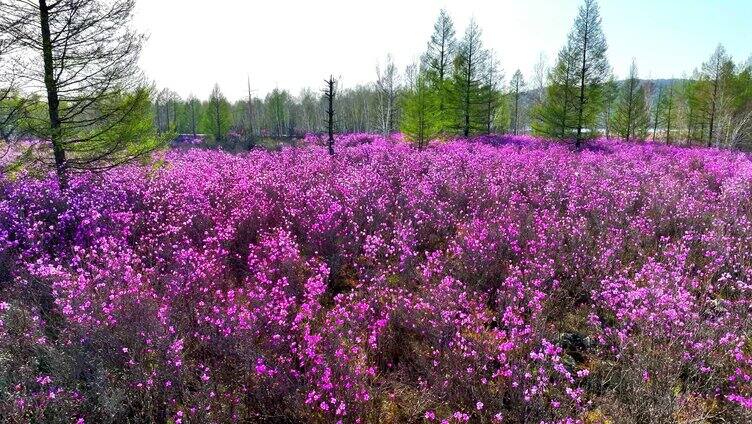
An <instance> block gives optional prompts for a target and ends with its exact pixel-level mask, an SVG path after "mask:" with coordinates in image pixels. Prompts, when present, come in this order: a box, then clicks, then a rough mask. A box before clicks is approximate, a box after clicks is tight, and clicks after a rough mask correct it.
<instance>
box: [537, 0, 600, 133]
mask: <svg viewBox="0 0 752 424" xmlns="http://www.w3.org/2000/svg"><path fill="white" fill-rule="evenodd" d="M607 49H608V45H607V44H606V37H605V35H604V34H603V29H602V28H601V16H600V9H599V7H598V3H597V2H596V1H595V0H585V2H584V4H583V5H582V6H581V7H580V10H579V13H578V15H577V18H576V19H575V22H574V27H573V28H572V31H571V32H570V33H569V38H568V41H567V46H566V47H565V48H564V49H562V52H561V53H560V54H559V63H557V65H556V67H555V68H554V70H553V71H552V74H551V75H550V79H551V81H550V84H549V93H548V94H549V99H548V101H549V102H552V103H551V104H549V105H545V104H544V105H543V106H542V107H541V109H540V111H541V113H540V119H543V120H544V121H548V122H544V123H543V124H542V125H539V129H540V130H541V132H542V133H543V134H544V135H555V133H557V132H558V133H559V136H560V137H561V138H566V137H570V136H571V137H573V138H574V140H575V145H576V146H577V147H580V145H581V144H582V142H583V141H584V140H585V139H587V138H590V137H594V136H595V135H596V134H597V121H598V113H599V112H600V110H601V103H602V90H603V85H604V83H605V82H606V81H607V79H608V77H609V75H610V74H611V67H610V66H609V64H608V58H607V57H606V51H607ZM572 95H574V98H572ZM552 96H553V98H551V97H552Z"/></svg>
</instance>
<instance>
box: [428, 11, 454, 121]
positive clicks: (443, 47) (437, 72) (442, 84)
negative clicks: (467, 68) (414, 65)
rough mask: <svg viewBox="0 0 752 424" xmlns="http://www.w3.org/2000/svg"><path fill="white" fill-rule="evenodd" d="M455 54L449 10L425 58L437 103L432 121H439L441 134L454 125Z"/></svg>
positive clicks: (438, 21)
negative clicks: (452, 92)
mask: <svg viewBox="0 0 752 424" xmlns="http://www.w3.org/2000/svg"><path fill="white" fill-rule="evenodd" d="M456 52H457V38H456V34H455V30H454V23H453V22H452V18H450V17H449V14H448V13H447V11H446V10H444V9H442V10H441V12H439V17H438V18H437V19H436V23H435V24H434V26H433V34H431V39H430V40H429V42H428V48H427V50H426V52H425V54H424V55H423V58H422V62H423V68H424V69H425V74H426V80H427V81H426V82H427V84H428V86H429V89H430V90H431V91H432V92H433V93H432V96H431V97H432V98H433V101H434V102H435V103H436V105H435V109H436V115H435V117H433V118H432V119H433V120H435V121H436V122H435V125H436V126H437V128H438V130H439V131H440V132H442V133H446V132H448V131H449V129H450V127H451V124H452V118H453V115H452V111H451V109H450V103H451V100H450V95H451V75H452V64H453V62H454V57H455V53H456Z"/></svg>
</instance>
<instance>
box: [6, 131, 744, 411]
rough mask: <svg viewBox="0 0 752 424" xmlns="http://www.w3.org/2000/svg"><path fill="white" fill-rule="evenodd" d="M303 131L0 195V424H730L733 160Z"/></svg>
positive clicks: (738, 231) (739, 290)
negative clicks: (296, 139) (236, 150)
mask: <svg viewBox="0 0 752 424" xmlns="http://www.w3.org/2000/svg"><path fill="white" fill-rule="evenodd" d="M309 141H310V142H311V143H308V144H309V145H308V147H303V148H297V149H284V150H282V151H281V152H263V151H254V152H252V153H248V154H246V155H244V156H233V155H229V154H226V153H222V152H218V151H206V150H199V149H189V150H182V151H173V152H168V153H166V154H165V155H164V157H161V158H160V160H159V162H158V163H156V164H154V165H153V166H140V165H139V166H136V165H134V166H129V167H125V168H119V169H116V170H113V171H110V172H108V173H106V174H100V175H80V176H78V177H76V178H75V179H74V180H73V181H72V184H71V188H70V190H69V191H68V192H65V193H61V192H60V191H59V190H58V189H57V185H56V183H55V181H54V179H48V180H38V179H32V178H27V177H23V176H21V177H20V178H18V179H14V180H13V181H10V180H7V179H4V180H2V181H0V421H2V422H10V423H22V422H37V423H42V422H45V423H47V422H61V423H84V422H85V423H106V422H157V423H175V424H177V423H209V422H216V423H224V422H277V423H296V422H313V423H324V422H326V423H328V422H342V423H376V422H394V423H397V422H400V423H402V422H427V423H442V422H448V423H463V422H478V423H493V422H511V423H540V422H548V423H553V422H567V423H568V422H571V423H574V422H585V423H596V422H604V423H605V422H614V423H621V422H638V423H646V422H660V423H663V422H665V423H669V422H698V423H699V422H707V423H714V422H750V421H751V420H752V317H751V316H750V310H751V308H752V159H751V158H750V156H747V155H744V154H741V153H735V152H730V151H718V150H710V149H707V150H705V149H682V148H676V147H667V146H661V145H653V144H648V143H646V144H626V143H618V142H607V141H598V142H594V143H593V144H592V145H591V146H590V147H588V148H587V149H585V150H583V151H574V150H573V149H572V148H570V147H569V146H566V145H563V144H559V143H554V142H546V141H542V140H534V139H529V138H524V137H517V138H512V137H486V138H481V139H477V140H473V141H463V140H457V141H451V142H446V143H441V144H434V145H431V146H429V147H428V148H427V149H424V150H416V149H414V148H412V147H410V146H409V145H408V144H406V143H401V142H390V141H386V140H383V139H381V138H379V137H375V136H367V135H353V136H344V137H340V139H339V140H338V142H337V150H338V153H337V155H335V156H334V157H330V156H329V155H327V154H326V151H325V149H323V148H321V147H318V146H316V143H315V140H313V139H309ZM693 420H694V421H693Z"/></svg>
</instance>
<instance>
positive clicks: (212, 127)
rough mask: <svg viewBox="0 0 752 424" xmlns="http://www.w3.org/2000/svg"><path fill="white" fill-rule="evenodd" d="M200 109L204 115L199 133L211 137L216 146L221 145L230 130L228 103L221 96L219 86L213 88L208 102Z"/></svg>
mask: <svg viewBox="0 0 752 424" xmlns="http://www.w3.org/2000/svg"><path fill="white" fill-rule="evenodd" d="M202 109H203V110H204V113H203V114H202V116H201V123H200V125H199V128H200V129H201V133H203V134H206V135H207V136H209V137H211V139H212V140H213V141H214V143H216V144H217V145H222V144H223V142H225V141H226V137H227V132H228V131H229V130H230V125H231V114H230V103H229V102H228V101H227V98H225V96H224V95H223V94H222V91H221V90H220V88H219V85H215V86H214V89H213V90H212V93H211V95H210V96H209V102H208V103H206V104H205V105H204V106H203V107H202Z"/></svg>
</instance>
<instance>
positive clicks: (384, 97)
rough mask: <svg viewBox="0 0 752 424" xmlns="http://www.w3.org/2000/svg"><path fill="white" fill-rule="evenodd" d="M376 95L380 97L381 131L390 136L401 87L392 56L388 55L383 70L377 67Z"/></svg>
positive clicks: (393, 126) (393, 127)
mask: <svg viewBox="0 0 752 424" xmlns="http://www.w3.org/2000/svg"><path fill="white" fill-rule="evenodd" d="M376 76H377V77H378V78H377V80H376V94H377V96H378V108H379V114H378V115H379V116H378V117H379V129H380V131H381V133H382V134H384V135H385V136H388V135H390V134H391V133H392V132H393V131H394V129H395V127H396V126H395V121H396V115H397V90H398V87H399V75H398V74H397V67H396V66H395V65H394V62H393V61H392V56H391V55H387V57H386V63H385V64H384V67H383V69H382V68H381V66H379V65H377V66H376Z"/></svg>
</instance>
